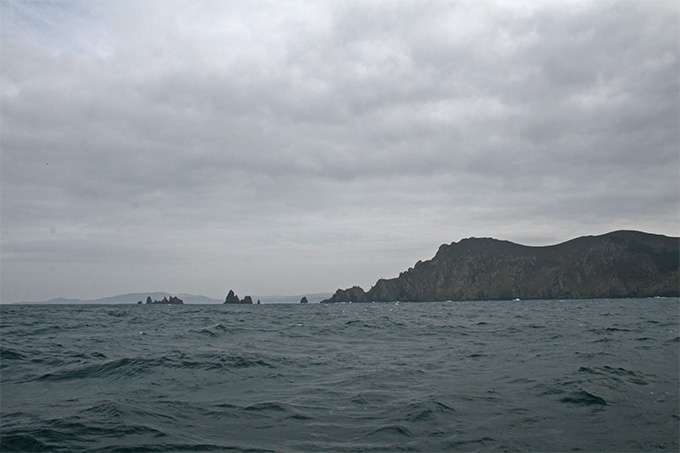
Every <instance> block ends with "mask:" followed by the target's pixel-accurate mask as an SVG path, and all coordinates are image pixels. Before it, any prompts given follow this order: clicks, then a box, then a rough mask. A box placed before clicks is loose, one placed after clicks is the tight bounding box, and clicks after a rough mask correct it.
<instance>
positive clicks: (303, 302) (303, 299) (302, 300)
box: [300, 296, 309, 304]
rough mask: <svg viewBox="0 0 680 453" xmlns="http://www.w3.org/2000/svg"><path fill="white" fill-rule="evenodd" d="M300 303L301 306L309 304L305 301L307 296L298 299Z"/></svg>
mask: <svg viewBox="0 0 680 453" xmlns="http://www.w3.org/2000/svg"><path fill="white" fill-rule="evenodd" d="M300 303H301V304H306V303H309V301H308V300H307V296H302V299H300Z"/></svg>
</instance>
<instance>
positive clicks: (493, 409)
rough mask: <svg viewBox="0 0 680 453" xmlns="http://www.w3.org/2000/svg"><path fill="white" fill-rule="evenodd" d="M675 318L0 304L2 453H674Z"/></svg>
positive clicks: (644, 308)
mask: <svg viewBox="0 0 680 453" xmlns="http://www.w3.org/2000/svg"><path fill="white" fill-rule="evenodd" d="M679 309H680V303H679V300H678V299H677V298H654V299H596V300H535V301H487V302H485V301H481V302H427V303H403V302H394V303H369V304H357V303H355V304H351V303H347V304H345V303H341V304H323V305H322V304H306V305H303V304H263V305H248V306H244V305H239V306H228V305H98V306H88V305H2V306H0V316H1V317H0V353H1V356H0V357H1V358H0V373H1V374H0V450H1V451H7V452H13V451H57V452H79V451H87V452H165V451H226V452H242V451H243V452H270V451H271V452H307V451H309V452H319V451H323V452H364V451H423V452H444V451H504V452H506V451H507V452H514V451H520V452H524V451H542V452H549V451H589V452H590V451H592V452H599V451H612V452H613V451H616V452H619V451H645V452H647V451H673V452H677V451H678V449H679V443H678V438H679V425H680V418H679V415H678V410H679V398H678V393H679V384H680V383H679V370H678V367H679V364H680V361H679V351H680V332H679V314H680V312H679Z"/></svg>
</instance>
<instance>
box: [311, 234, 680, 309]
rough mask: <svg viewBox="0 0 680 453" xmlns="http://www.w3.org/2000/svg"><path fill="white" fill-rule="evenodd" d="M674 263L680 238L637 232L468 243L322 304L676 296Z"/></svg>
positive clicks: (678, 284) (473, 240) (441, 249)
mask: <svg viewBox="0 0 680 453" xmlns="http://www.w3.org/2000/svg"><path fill="white" fill-rule="evenodd" d="M679 258H680V238H675V237H667V236H661V235H654V234H648V233H642V232H638V231H615V232H612V233H608V234H604V235H601V236H585V237H580V238H577V239H573V240H571V241H568V242H564V243H562V244H557V245H552V246H546V247H530V246H525V245H519V244H515V243H512V242H508V241H501V240H497V239H491V238H469V239H463V240H461V241H460V242H457V243H452V244H450V245H446V244H444V245H442V246H441V247H439V250H438V251H437V254H436V255H435V256H434V258H432V259H431V260H428V261H425V262H420V261H419V262H418V263H416V265H415V266H414V267H413V268H411V269H409V270H407V271H406V272H402V273H401V274H399V276H398V277H396V278H392V279H381V280H378V281H377V282H376V284H375V285H374V286H373V287H372V288H371V289H370V290H369V291H368V292H364V290H363V289H361V288H360V287H357V286H355V287H352V288H350V289H347V290H338V291H337V292H336V293H335V294H334V295H333V296H332V297H331V298H330V299H326V300H324V301H323V302H325V303H329V302H349V301H352V302H369V301H376V302H386V301H413V302H422V301H440V300H503V299H515V298H520V299H575V298H597V297H609V298H617V297H651V296H678V295H680V294H679V293H680V279H679V272H678V264H679V261H680V260H679Z"/></svg>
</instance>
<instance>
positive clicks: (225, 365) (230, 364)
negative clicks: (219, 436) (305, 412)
mask: <svg viewBox="0 0 680 453" xmlns="http://www.w3.org/2000/svg"><path fill="white" fill-rule="evenodd" d="M249 367H264V368H271V369H275V368H276V365H274V364H273V363H272V362H271V361H268V360H265V359H264V358H263V357H262V356H260V355H257V354H255V355H226V356H222V355H207V356H204V357H200V356H188V355H184V354H182V355H180V357H161V358H127V357H126V358H121V359H117V360H111V361H108V362H105V363H97V364H89V365H84V366H76V367H73V368H68V369H64V370H60V371H56V372H51V373H45V374H43V375H41V376H40V377H38V378H36V379H35V380H37V381H61V380H69V379H88V378H106V379H114V380H116V379H122V378H130V377H135V376H140V375H147V374H150V373H153V372H156V371H157V370H160V369H164V368H173V369H202V370H222V371H227V372H228V371H230V370H238V369H241V368H249Z"/></svg>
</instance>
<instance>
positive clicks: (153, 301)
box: [137, 296, 184, 305]
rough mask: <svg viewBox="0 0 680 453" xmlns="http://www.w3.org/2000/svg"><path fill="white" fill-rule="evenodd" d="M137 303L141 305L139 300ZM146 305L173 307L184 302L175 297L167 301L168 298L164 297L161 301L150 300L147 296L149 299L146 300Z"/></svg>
mask: <svg viewBox="0 0 680 453" xmlns="http://www.w3.org/2000/svg"><path fill="white" fill-rule="evenodd" d="M137 303H138V304H141V303H142V301H141V300H140V301H139V302H137ZM146 303H147V304H166V305H169V304H173V305H174V304H184V301H183V300H182V299H180V298H179V297H175V296H170V299H168V297H167V296H166V297H164V298H163V300H151V296H149V297H147V298H146Z"/></svg>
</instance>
